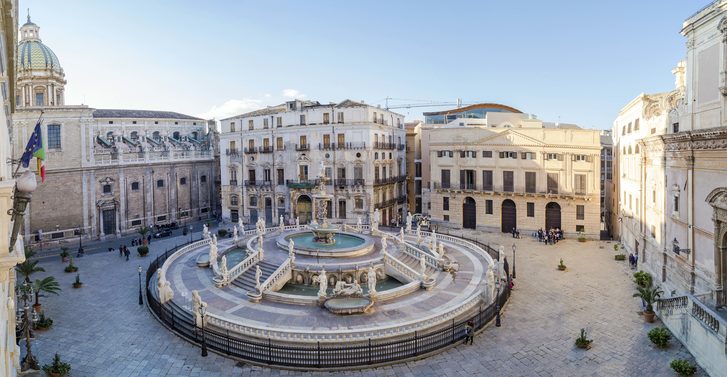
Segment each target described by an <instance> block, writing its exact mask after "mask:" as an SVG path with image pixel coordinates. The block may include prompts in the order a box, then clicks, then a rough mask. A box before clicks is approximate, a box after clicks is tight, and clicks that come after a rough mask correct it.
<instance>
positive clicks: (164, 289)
mask: <svg viewBox="0 0 727 377" xmlns="http://www.w3.org/2000/svg"><path fill="white" fill-rule="evenodd" d="M157 290H159V302H160V303H162V304H165V303H167V302H168V301H170V300H171V299H172V298H174V291H172V285H171V283H169V281H168V280H167V279H166V277H165V276H164V272H162V269H161V268H158V269H157Z"/></svg>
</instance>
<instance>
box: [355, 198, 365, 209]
mask: <svg viewBox="0 0 727 377" xmlns="http://www.w3.org/2000/svg"><path fill="white" fill-rule="evenodd" d="M353 202H354V207H356V209H363V198H356V199H355V200H354V201H353Z"/></svg>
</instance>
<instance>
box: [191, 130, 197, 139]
mask: <svg viewBox="0 0 727 377" xmlns="http://www.w3.org/2000/svg"><path fill="white" fill-rule="evenodd" d="M192 139H194V140H197V131H194V132H192Z"/></svg>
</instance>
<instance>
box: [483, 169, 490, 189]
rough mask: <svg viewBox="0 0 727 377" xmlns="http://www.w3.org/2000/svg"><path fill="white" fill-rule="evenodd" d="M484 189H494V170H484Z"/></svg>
mask: <svg viewBox="0 0 727 377" xmlns="http://www.w3.org/2000/svg"><path fill="white" fill-rule="evenodd" d="M482 189H483V190H485V191H492V170H483V171H482Z"/></svg>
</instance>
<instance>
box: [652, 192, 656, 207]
mask: <svg viewBox="0 0 727 377" xmlns="http://www.w3.org/2000/svg"><path fill="white" fill-rule="evenodd" d="M651 203H652V204H656V190H651Z"/></svg>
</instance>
